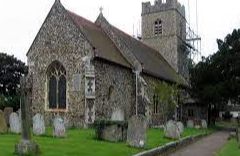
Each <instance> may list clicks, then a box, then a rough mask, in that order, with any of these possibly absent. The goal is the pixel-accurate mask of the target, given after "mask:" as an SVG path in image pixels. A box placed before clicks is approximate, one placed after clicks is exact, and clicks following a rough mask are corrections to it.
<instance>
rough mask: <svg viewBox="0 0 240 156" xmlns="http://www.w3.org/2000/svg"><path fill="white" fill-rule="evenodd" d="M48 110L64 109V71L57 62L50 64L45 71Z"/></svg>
mask: <svg viewBox="0 0 240 156" xmlns="http://www.w3.org/2000/svg"><path fill="white" fill-rule="evenodd" d="M47 78H48V104H49V106H48V107H49V109H66V70H65V68H64V67H63V65H62V64H61V63H60V62H58V61H54V62H52V63H51V64H50V65H49V67H48V70H47Z"/></svg>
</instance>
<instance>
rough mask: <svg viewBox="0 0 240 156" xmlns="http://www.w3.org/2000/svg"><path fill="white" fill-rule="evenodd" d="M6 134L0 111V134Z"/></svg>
mask: <svg viewBox="0 0 240 156" xmlns="http://www.w3.org/2000/svg"><path fill="white" fill-rule="evenodd" d="M6 132H7V124H6V121H5V118H4V114H3V112H2V110H0V134H1V133H6Z"/></svg>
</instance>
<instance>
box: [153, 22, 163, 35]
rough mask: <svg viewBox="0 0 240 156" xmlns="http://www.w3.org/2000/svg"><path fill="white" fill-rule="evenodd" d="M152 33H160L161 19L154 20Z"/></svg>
mask: <svg viewBox="0 0 240 156" xmlns="http://www.w3.org/2000/svg"><path fill="white" fill-rule="evenodd" d="M154 34H155V35H160V34H162V21H161V20H159V19H158V20H156V21H155V23H154Z"/></svg>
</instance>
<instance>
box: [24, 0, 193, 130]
mask: <svg viewBox="0 0 240 156" xmlns="http://www.w3.org/2000/svg"><path fill="white" fill-rule="evenodd" d="M185 39H186V20H185V12H184V6H182V5H180V3H178V2H177V0H166V2H164V3H163V2H162V0H157V1H155V4H153V5H151V4H150V2H146V3H142V38H141V39H136V38H133V37H132V36H130V35H128V34H126V33H124V32H123V31H121V30H119V29H118V28H116V27H115V26H113V25H111V24H110V23H109V22H108V21H107V20H106V18H105V17H104V16H103V14H102V13H101V12H100V14H99V16H98V17H97V19H96V21H95V22H91V21H89V20H87V19H85V18H83V17H81V16H79V15H77V14H75V13H73V12H71V11H69V10H67V9H65V8H64V6H63V5H62V4H61V3H60V1H59V0H56V1H55V3H54V4H53V6H52V8H51V10H50V12H49V13H48V15H47V17H46V19H45V21H44V23H43V24H42V27H41V28H40V30H39V32H38V34H37V36H36V37H35V39H34V41H33V43H32V45H31V47H30V49H29V51H28V53H27V58H28V65H29V76H30V77H31V79H32V92H31V101H32V102H31V110H32V113H34V114H35V113H41V114H44V116H45V120H46V122H47V123H50V122H51V120H52V119H53V117H54V116H55V115H60V116H62V117H63V118H64V119H65V121H66V122H67V123H68V124H69V125H71V126H76V127H83V126H86V125H88V124H91V123H93V122H94V121H95V120H96V119H109V120H111V119H112V120H127V119H128V118H129V117H131V116H132V115H134V114H136V113H138V114H144V115H145V116H146V117H147V119H148V121H149V124H160V123H161V122H162V120H161V114H160V113H159V111H158V110H157V108H158V107H161V106H160V105H161V104H160V103H158V102H156V101H154V100H155V99H154V89H155V85H156V84H158V83H162V82H166V83H168V84H170V85H171V84H178V85H179V86H180V87H182V88H185V87H187V86H188V83H187V81H186V80H185V78H184V77H187V68H186V65H185V64H184V62H185V60H186V54H185V52H184V47H183V46H182V45H183V41H184V40H185Z"/></svg>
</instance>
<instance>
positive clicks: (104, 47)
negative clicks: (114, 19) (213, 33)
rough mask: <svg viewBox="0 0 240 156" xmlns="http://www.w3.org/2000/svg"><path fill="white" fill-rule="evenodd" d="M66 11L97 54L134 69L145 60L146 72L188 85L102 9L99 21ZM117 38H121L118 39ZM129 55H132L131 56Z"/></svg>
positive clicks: (144, 68)
mask: <svg viewBox="0 0 240 156" xmlns="http://www.w3.org/2000/svg"><path fill="white" fill-rule="evenodd" d="M55 3H56V4H57V5H59V4H61V3H60V2H59V1H56V2H55ZM66 13H67V14H68V16H69V17H70V19H72V21H73V23H74V24H75V25H76V26H77V27H79V29H80V31H81V32H82V33H83V35H84V36H85V38H86V39H87V40H88V41H89V42H90V44H91V45H92V46H93V47H94V48H95V57H98V58H101V59H105V60H108V61H110V62H112V63H115V64H118V65H121V66H124V67H126V68H131V69H134V68H135V69H136V66H135V65H136V63H137V64H138V66H139V64H141V65H140V66H141V67H140V68H139V69H141V71H142V72H143V73H146V74H149V75H151V76H154V77H156V78H159V79H162V80H165V81H169V82H172V83H178V84H180V85H183V86H188V84H187V82H186V81H185V80H184V78H182V77H181V76H180V75H179V74H177V72H176V71H175V70H174V69H173V68H172V67H171V66H170V65H169V64H168V62H167V61H166V60H165V59H164V58H163V56H162V55H161V54H160V53H159V52H158V51H156V50H154V49H152V48H150V47H149V46H147V45H145V44H144V43H142V42H141V41H139V40H137V39H135V38H133V37H131V36H130V35H128V34H126V33H124V32H123V31H121V30H119V29H118V28H116V27H114V26H112V25H111V24H109V23H108V22H107V20H106V19H105V18H104V17H103V15H102V13H101V14H100V15H99V17H98V19H97V21H96V22H95V23H93V22H91V21H89V20H87V19H85V18H83V17H81V16H79V15H77V14H75V13H73V12H71V11H68V10H66ZM101 18H102V19H104V20H103V21H105V23H103V25H104V24H105V25H107V28H110V29H111V31H110V33H113V34H111V35H112V36H111V35H110V34H109V32H107V30H106V29H104V28H103V27H102V25H101V24H100V25H99V23H97V22H98V20H99V19H101ZM113 36H114V37H113ZM116 38H117V39H118V40H117V42H116ZM123 47H124V48H126V49H127V53H128V54H129V52H130V55H126V52H123V51H122V49H124V48H123ZM127 56H130V57H131V59H129V57H127ZM133 64H134V65H133Z"/></svg>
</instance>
